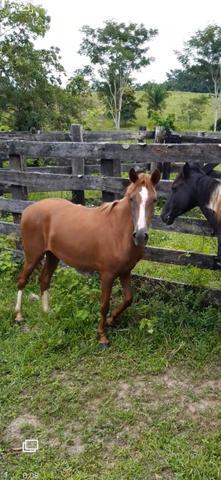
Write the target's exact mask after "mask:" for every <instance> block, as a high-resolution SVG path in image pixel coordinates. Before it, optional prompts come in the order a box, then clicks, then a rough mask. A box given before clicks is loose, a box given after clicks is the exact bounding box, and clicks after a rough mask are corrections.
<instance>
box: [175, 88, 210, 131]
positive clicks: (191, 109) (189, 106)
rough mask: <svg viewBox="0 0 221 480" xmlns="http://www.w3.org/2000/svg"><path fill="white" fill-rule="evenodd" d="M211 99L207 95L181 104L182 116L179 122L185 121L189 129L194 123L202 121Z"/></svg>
mask: <svg viewBox="0 0 221 480" xmlns="http://www.w3.org/2000/svg"><path fill="white" fill-rule="evenodd" d="M208 100H209V98H208V97H207V96H205V95H200V96H198V97H195V98H192V99H189V100H188V101H187V102H182V103H181V106H180V107H181V111H182V114H181V115H180V117H179V120H181V121H185V123H186V124H187V126H188V128H190V127H191V126H192V124H193V122H194V121H196V120H198V121H200V120H202V116H203V113H204V110H205V106H206V104H207V103H208Z"/></svg>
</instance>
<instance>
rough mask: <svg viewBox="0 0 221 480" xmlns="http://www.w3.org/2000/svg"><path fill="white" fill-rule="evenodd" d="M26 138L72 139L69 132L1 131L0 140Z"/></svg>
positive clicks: (40, 139)
mask: <svg viewBox="0 0 221 480" xmlns="http://www.w3.org/2000/svg"><path fill="white" fill-rule="evenodd" d="M13 139H17V140H26V141H31V142H32V141H35V142H36V141H40V142H68V141H71V137H70V134H69V133H66V132H40V133H31V132H17V131H16V132H0V140H13Z"/></svg>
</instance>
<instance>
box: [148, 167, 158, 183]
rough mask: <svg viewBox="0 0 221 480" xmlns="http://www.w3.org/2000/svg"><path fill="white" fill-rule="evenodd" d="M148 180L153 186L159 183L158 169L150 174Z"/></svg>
mask: <svg viewBox="0 0 221 480" xmlns="http://www.w3.org/2000/svg"><path fill="white" fill-rule="evenodd" d="M150 179H151V182H152V184H153V185H154V186H155V185H156V184H157V183H158V182H159V181H160V171H159V170H158V168H156V170H154V172H152V173H151V176H150Z"/></svg>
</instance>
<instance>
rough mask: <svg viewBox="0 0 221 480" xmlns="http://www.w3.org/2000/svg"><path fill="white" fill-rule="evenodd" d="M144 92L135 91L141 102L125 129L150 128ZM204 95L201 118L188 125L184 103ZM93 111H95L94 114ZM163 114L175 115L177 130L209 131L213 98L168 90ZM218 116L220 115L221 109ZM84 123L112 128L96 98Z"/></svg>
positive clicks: (95, 128) (211, 120) (101, 128)
mask: <svg viewBox="0 0 221 480" xmlns="http://www.w3.org/2000/svg"><path fill="white" fill-rule="evenodd" d="M143 95H144V92H142V91H140V92H137V99H138V101H140V103H141V107H140V108H139V109H137V111H136V120H135V121H134V123H133V124H131V125H129V127H125V128H126V130H128V128H129V129H132V130H133V129H136V128H139V126H140V125H146V126H147V128H152V127H151V124H150V122H149V120H148V118H147V105H146V103H145V102H144V101H143V100H142V97H143ZM201 95H203V96H205V97H207V98H208V103H207V104H206V106H205V108H204V111H203V113H202V118H201V120H195V121H193V123H192V124H191V125H188V123H187V121H186V120H185V118H184V117H183V111H184V106H183V105H185V103H186V104H187V103H188V102H189V100H191V99H194V98H198V97H199V96H201ZM95 112H97V113H96V114H95ZM162 114H163V116H166V115H168V114H174V115H175V126H176V129H177V131H182V130H191V131H209V130H210V129H211V125H212V124H213V99H212V97H211V96H210V95H209V94H206V93H205V94H201V93H192V92H169V96H168V98H167V100H166V106H165V108H164V109H163V111H162ZM219 116H221V111H220V114H219ZM85 120H86V124H87V125H88V127H90V128H91V129H94V130H113V129H114V126H113V122H112V120H111V119H108V118H107V117H106V115H105V109H104V106H103V104H102V103H101V101H99V100H98V99H96V102H95V109H94V115H92V112H88V114H87V115H86V118H85Z"/></svg>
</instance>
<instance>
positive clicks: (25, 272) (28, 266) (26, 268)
mask: <svg viewBox="0 0 221 480" xmlns="http://www.w3.org/2000/svg"><path fill="white" fill-rule="evenodd" d="M42 257H43V253H42V254H41V255H40V254H38V255H35V256H33V257H30V256H26V258H25V262H24V265H23V268H22V271H21V273H20V275H19V277H18V293H17V302H16V307H15V313H16V317H15V321H16V322H21V321H22V312H21V304H22V293H23V289H24V288H25V285H26V284H27V282H28V279H29V277H30V275H31V273H32V272H33V270H34V269H35V267H37V265H38V264H39V263H40V261H41V259H42Z"/></svg>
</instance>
